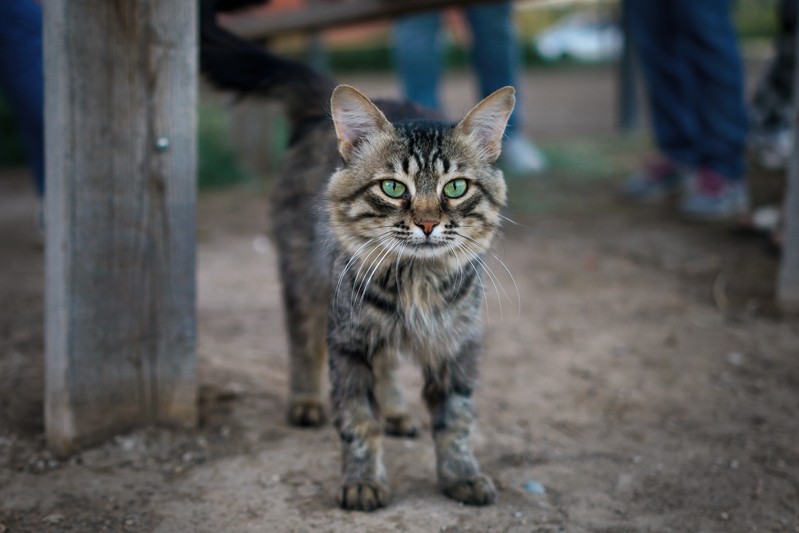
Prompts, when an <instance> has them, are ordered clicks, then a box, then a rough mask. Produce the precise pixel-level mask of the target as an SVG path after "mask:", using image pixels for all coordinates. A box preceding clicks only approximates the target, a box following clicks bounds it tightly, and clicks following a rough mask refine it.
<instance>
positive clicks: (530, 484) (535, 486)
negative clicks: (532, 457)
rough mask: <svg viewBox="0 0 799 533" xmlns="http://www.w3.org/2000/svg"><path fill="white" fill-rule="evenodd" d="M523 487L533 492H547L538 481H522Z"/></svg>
mask: <svg viewBox="0 0 799 533" xmlns="http://www.w3.org/2000/svg"><path fill="white" fill-rule="evenodd" d="M522 487H523V488H524V490H526V491H527V492H529V493H531V494H545V493H546V491H547V489H546V488H544V486H543V485H542V484H541V483H539V482H538V481H525V482H524V483H522Z"/></svg>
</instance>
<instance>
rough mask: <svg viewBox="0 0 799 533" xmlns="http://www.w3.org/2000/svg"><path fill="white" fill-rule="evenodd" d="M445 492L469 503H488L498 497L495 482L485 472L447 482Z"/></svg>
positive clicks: (451, 496) (454, 498)
mask: <svg viewBox="0 0 799 533" xmlns="http://www.w3.org/2000/svg"><path fill="white" fill-rule="evenodd" d="M444 494H446V495H447V496H448V497H450V498H452V499H453V500H457V501H459V502H463V503H465V504H468V505H488V504H490V503H493V502H494V500H496V499H497V489H496V488H494V483H493V482H492V481H491V480H490V479H489V478H488V477H487V476H484V475H483V474H478V475H477V476H474V477H471V478H468V479H457V480H453V481H450V482H448V483H446V484H445V485H444Z"/></svg>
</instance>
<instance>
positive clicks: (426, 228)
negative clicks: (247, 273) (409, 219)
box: [416, 220, 438, 235]
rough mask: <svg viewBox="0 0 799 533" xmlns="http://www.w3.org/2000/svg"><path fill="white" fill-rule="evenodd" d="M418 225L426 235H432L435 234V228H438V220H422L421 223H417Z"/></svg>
mask: <svg viewBox="0 0 799 533" xmlns="http://www.w3.org/2000/svg"><path fill="white" fill-rule="evenodd" d="M416 225H417V226H419V227H420V228H422V231H423V232H424V234H425V235H430V234H431V233H433V228H435V227H436V226H438V221H437V220H421V221H419V222H417V223H416Z"/></svg>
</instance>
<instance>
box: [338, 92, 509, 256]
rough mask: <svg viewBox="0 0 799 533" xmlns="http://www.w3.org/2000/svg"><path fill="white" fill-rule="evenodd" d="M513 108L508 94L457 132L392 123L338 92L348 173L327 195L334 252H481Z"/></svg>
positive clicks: (493, 221)
mask: <svg viewBox="0 0 799 533" xmlns="http://www.w3.org/2000/svg"><path fill="white" fill-rule="evenodd" d="M514 103H515V97H514V90H513V88H511V87H505V88H503V89H500V90H498V91H496V92H495V93H493V94H491V95H490V96H488V97H487V98H485V99H484V100H483V101H482V102H480V103H479V104H477V105H476V106H475V107H474V108H473V109H472V110H471V111H469V113H468V114H467V115H466V117H465V118H464V119H463V120H462V121H460V122H459V123H458V124H457V125H455V126H452V125H449V124H444V123H440V122H434V121H408V122H397V123H394V124H392V123H391V122H389V121H388V120H387V119H386V117H385V115H384V114H383V113H382V112H381V111H380V110H379V109H378V108H377V107H376V106H375V105H374V104H373V103H372V102H371V101H369V99H368V98H366V97H365V96H364V95H363V94H361V93H360V92H358V91H357V90H355V89H353V88H352V87H348V86H346V85H341V86H339V87H337V88H336V90H335V91H334V92H333V97H332V100H331V110H332V115H333V122H334V124H335V129H336V136H337V137H338V147H339V152H340V153H341V156H342V158H343V159H344V163H345V166H344V167H343V168H342V169H340V170H339V171H338V172H336V173H335V174H334V175H333V176H332V178H331V180H330V182H329V184H328V189H327V193H328V202H329V204H328V209H329V212H330V220H331V226H332V228H333V230H334V232H335V233H336V236H337V238H338V240H339V241H340V243H341V245H342V246H344V247H345V248H346V249H347V250H348V251H349V252H350V253H352V254H357V253H359V251H360V250H363V251H366V250H377V251H378V252H379V251H383V252H385V254H386V255H387V256H389V255H390V256H393V255H394V254H399V255H400V256H402V257H414V258H423V259H439V260H446V261H448V262H456V263H465V262H467V261H470V260H471V258H472V256H473V255H474V254H482V253H483V252H485V251H486V250H487V249H488V247H489V246H490V244H491V240H492V238H493V236H494V234H495V232H496V230H497V228H498V227H499V222H500V210H501V209H502V207H503V206H504V205H505V199H506V198H505V197H506V187H505V181H504V180H503V177H502V172H501V171H500V170H498V169H497V168H496V167H495V163H496V160H497V158H498V157H499V154H500V148H501V142H502V136H503V133H504V131H505V126H506V124H507V122H508V117H509V116H510V113H511V111H512V110H513V106H514ZM376 253H377V252H376Z"/></svg>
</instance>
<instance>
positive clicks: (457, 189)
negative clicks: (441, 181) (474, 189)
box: [444, 178, 467, 198]
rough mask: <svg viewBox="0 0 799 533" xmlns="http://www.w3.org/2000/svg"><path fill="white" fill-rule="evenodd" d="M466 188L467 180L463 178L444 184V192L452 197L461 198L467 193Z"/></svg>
mask: <svg viewBox="0 0 799 533" xmlns="http://www.w3.org/2000/svg"><path fill="white" fill-rule="evenodd" d="M466 189H467V186H466V180H465V179H463V178H458V179H456V180H452V181H450V182H449V183H447V184H446V185H444V194H446V195H447V196H448V197H450V198H460V197H461V196H463V195H464V194H466Z"/></svg>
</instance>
